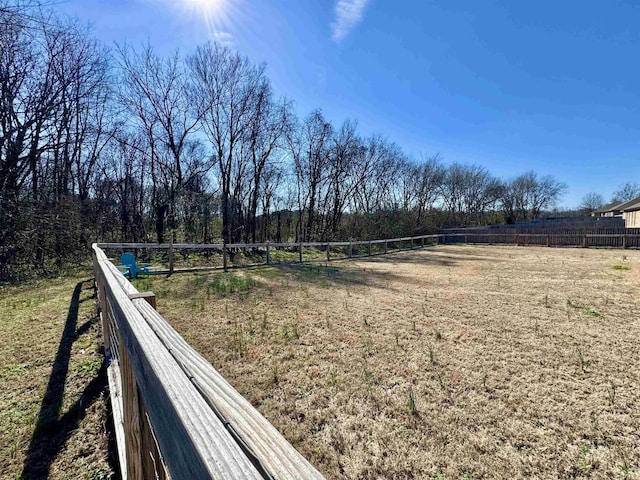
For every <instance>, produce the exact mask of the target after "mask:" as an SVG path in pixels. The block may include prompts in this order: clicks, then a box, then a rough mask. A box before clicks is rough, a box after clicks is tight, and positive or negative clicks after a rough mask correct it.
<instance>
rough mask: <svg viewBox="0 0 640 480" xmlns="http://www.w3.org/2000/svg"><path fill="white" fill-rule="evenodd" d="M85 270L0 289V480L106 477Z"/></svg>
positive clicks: (103, 398)
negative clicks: (76, 274)
mask: <svg viewBox="0 0 640 480" xmlns="http://www.w3.org/2000/svg"><path fill="white" fill-rule="evenodd" d="M91 276H92V275H91V273H90V272H85V274H84V275H80V276H75V277H67V278H58V279H48V280H42V281H41V282H39V283H32V284H28V285H24V286H20V287H13V286H5V287H0V478H2V479H31V480H36V479H44V478H51V479H71V478H74V479H75V478H82V479H95V480H100V479H107V478H111V477H112V470H113V467H112V466H111V464H110V463H109V458H108V456H109V453H108V452H109V451H110V448H109V447H110V446H109V434H108V433H107V432H108V418H109V417H108V402H107V399H108V391H107V390H106V375H105V369H104V356H103V354H102V351H101V348H100V346H99V345H101V338H100V326H99V325H98V321H97V317H96V303H95V298H94V296H93V281H92V280H91Z"/></svg>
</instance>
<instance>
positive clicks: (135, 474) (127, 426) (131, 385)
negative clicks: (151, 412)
mask: <svg viewBox="0 0 640 480" xmlns="http://www.w3.org/2000/svg"><path fill="white" fill-rule="evenodd" d="M119 357H120V379H121V382H122V414H123V417H124V418H123V423H124V425H123V427H124V432H125V435H124V440H125V450H126V455H125V456H126V459H127V478H130V479H132V480H143V479H144V478H145V475H144V472H143V468H142V465H143V458H142V457H143V452H142V429H141V420H142V418H141V415H140V401H139V400H138V385H137V384H136V379H135V377H134V376H133V368H132V367H131V363H130V361H129V357H128V356H127V352H126V349H125V347H124V344H123V342H120V355H119Z"/></svg>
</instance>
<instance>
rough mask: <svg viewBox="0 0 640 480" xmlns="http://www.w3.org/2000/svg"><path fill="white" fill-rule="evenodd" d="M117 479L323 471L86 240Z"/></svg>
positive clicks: (310, 475) (289, 475) (296, 475)
mask: <svg viewBox="0 0 640 480" xmlns="http://www.w3.org/2000/svg"><path fill="white" fill-rule="evenodd" d="M93 265H94V273H95V283H96V291H97V296H98V302H99V307H100V319H101V322H102V329H103V334H104V344H105V345H104V346H105V355H106V358H107V364H108V369H107V372H108V379H109V390H110V396H111V404H112V410H113V418H114V425H115V430H116V442H117V445H118V455H119V459H120V466H121V471H122V478H123V480H127V479H134V480H139V479H166V478H172V479H265V478H266V479H272V478H278V479H292V480H293V479H296V480H297V479H303V478H304V479H322V478H324V477H323V476H322V475H321V474H320V473H319V472H318V471H317V470H316V469H315V468H314V467H313V466H312V465H311V464H310V463H309V462H308V461H307V460H306V459H305V458H304V457H303V456H302V455H300V453H299V452H297V451H296V450H295V449H294V448H293V446H291V444H289V442H287V441H286V440H285V438H284V437H283V436H282V435H281V434H280V433H279V432H278V431H277V430H276V429H275V427H273V425H271V424H270V423H269V422H268V421H267V420H266V419H265V418H264V417H263V416H262V415H261V414H260V413H259V412H258V411H257V410H256V409H255V408H253V407H252V406H251V404H250V403H249V402H248V401H247V400H246V399H245V398H244V397H242V395H240V394H239V393H238V392H237V391H236V390H235V389H234V388H233V387H232V386H231V385H230V384H229V383H228V382H227V381H226V380H225V379H224V378H223V377H222V376H221V375H220V374H219V373H218V372H217V371H216V370H215V369H214V368H213V367H212V366H211V364H209V363H208V362H207V361H206V360H205V359H204V358H203V357H201V356H200V355H199V354H198V353H197V352H196V351H195V350H193V349H192V348H191V347H190V346H189V345H188V344H187V343H186V342H185V341H184V339H182V337H180V335H178V334H177V333H176V332H175V331H174V330H173V328H172V327H171V326H170V325H169V324H168V323H167V321H166V320H165V319H164V318H163V317H162V316H161V315H159V314H158V312H156V310H155V308H154V305H155V297H154V296H153V294H151V293H140V292H138V291H137V290H136V289H135V287H134V286H133V285H131V283H129V282H128V281H127V279H126V278H125V277H124V276H123V275H122V274H121V273H120V272H119V271H118V269H117V267H116V266H115V265H114V264H113V263H111V262H110V261H109V259H108V258H107V256H106V255H105V253H104V251H103V250H102V249H101V248H99V247H98V246H97V245H96V244H94V245H93Z"/></svg>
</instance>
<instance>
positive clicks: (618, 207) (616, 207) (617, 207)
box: [593, 197, 640, 213]
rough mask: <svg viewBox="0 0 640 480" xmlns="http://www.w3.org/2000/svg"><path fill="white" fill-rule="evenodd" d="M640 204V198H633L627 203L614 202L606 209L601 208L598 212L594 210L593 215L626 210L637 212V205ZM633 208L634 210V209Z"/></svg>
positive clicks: (606, 206)
mask: <svg viewBox="0 0 640 480" xmlns="http://www.w3.org/2000/svg"><path fill="white" fill-rule="evenodd" d="M639 203H640V197H636V198H632V199H631V200H629V201H627V202H613V203H610V204H608V205H605V206H604V207H600V208H599V209H597V210H594V211H593V213H605V212H616V211H617V212H622V211H624V210H628V209H630V208H631V209H632V210H635V209H636V208H635V207H637V204H639ZM632 207H633V208H632Z"/></svg>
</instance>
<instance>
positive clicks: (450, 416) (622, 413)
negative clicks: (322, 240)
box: [139, 246, 640, 479]
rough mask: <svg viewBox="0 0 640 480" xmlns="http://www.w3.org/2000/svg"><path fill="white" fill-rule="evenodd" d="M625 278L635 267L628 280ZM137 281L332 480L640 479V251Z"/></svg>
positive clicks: (485, 256)
mask: <svg viewBox="0 0 640 480" xmlns="http://www.w3.org/2000/svg"><path fill="white" fill-rule="evenodd" d="M616 265H620V266H623V267H624V268H618V267H616ZM220 275H224V274H221V273H216V274H210V275H205V274H200V275H198V274H184V275H174V276H173V277H171V278H170V279H165V278H159V277H156V278H151V279H150V280H142V281H141V282H146V284H143V283H140V284H139V288H141V289H152V290H154V291H155V293H156V294H157V295H158V297H159V298H158V308H159V311H160V312H161V313H162V314H163V315H165V317H166V318H167V319H168V320H169V321H170V322H171V323H172V324H173V325H174V326H175V328H176V329H177V330H178V331H179V332H180V333H181V334H182V335H183V336H184V337H185V338H186V339H187V341H189V342H190V343H191V344H192V345H193V346H194V347H195V348H196V349H197V350H198V351H199V352H201V353H202V354H203V355H204V356H205V357H206V358H208V359H209V361H211V363H212V364H213V365H214V366H215V367H216V368H217V369H218V370H220V372H221V373H222V374H223V375H224V376H225V377H226V378H227V379H228V380H229V381H230V382H231V383H232V384H233V385H234V386H235V387H236V388H237V389H238V390H239V391H240V392H241V393H242V394H243V395H245V396H246V397H247V398H248V399H249V400H250V401H251V402H252V403H253V404H254V405H255V406H256V407H257V408H258V409H259V410H260V411H261V412H262V413H263V414H264V415H265V416H266V417H267V418H268V419H269V420H270V421H271V422H272V423H273V424H274V425H275V426H276V427H277V428H278V429H279V430H280V431H281V432H282V433H283V434H284V435H285V436H286V437H287V438H288V439H289V441H291V442H292V443H293V444H294V446H296V448H298V449H299V450H300V451H301V452H302V453H303V454H304V455H305V456H306V457H307V458H309V460H310V461H311V462H312V463H313V464H315V465H316V466H317V467H318V468H319V469H320V470H321V471H322V472H323V473H324V474H325V475H326V476H327V477H328V478H340V479H343V478H345V479H346V478H348V479H369V478H371V479H373V478H407V479H408V478H433V479H442V478H447V479H448V478H452V479H454V478H475V479H478V478H485V479H493V478H540V479H556V478H603V479H604V478H640V465H639V458H640V411H639V407H640V401H639V400H638V391H639V390H640V373H639V369H638V365H640V349H639V348H638V339H639V338H640V252H637V251H623V250H596V249H555V248H544V247H490V246H441V247H436V248H432V249H427V250H420V251H418V250H417V251H412V252H405V253H399V254H393V255H388V256H380V257H375V258H372V259H370V260H369V259H365V260H362V261H351V262H332V263H330V264H329V265H328V266H325V265H311V266H309V265H307V266H298V267H281V268H261V269H254V270H250V271H244V272H240V273H230V274H227V275H230V276H242V277H248V278H250V280H249V281H247V280H246V279H245V280H237V281H234V282H233V284H234V285H236V284H237V285H244V287H243V288H240V289H238V290H235V291H231V290H229V289H226V290H220V289H218V288H217V287H216V286H215V285H219V284H220V283H221V282H220V280H219V278H218V276H220Z"/></svg>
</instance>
